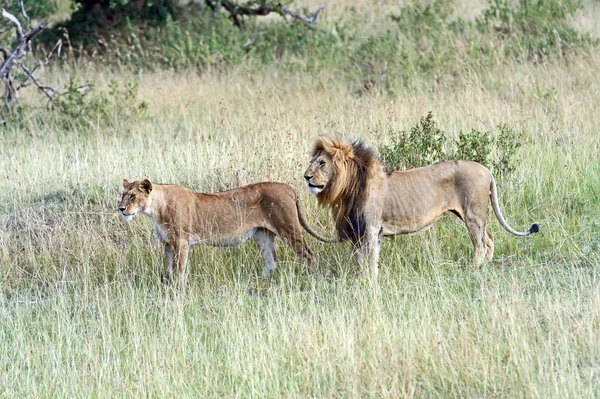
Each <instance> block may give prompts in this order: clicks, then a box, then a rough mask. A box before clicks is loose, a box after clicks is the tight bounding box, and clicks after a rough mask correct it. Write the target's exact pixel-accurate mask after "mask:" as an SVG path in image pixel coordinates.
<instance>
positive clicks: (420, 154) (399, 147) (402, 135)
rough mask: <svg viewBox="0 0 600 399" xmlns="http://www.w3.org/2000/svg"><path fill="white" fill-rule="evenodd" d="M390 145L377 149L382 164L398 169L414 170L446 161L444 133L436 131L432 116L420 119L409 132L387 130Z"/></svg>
mask: <svg viewBox="0 0 600 399" xmlns="http://www.w3.org/2000/svg"><path fill="white" fill-rule="evenodd" d="M389 134H390V136H392V142H391V144H390V145H387V146H386V145H384V146H382V147H380V148H379V153H380V154H381V158H382V159H383V161H384V162H386V163H388V164H389V165H390V166H393V167H395V168H398V169H409V168H416V167H419V166H424V165H429V164H432V163H434V162H438V161H441V160H443V159H446V154H445V152H444V149H443V146H444V144H445V142H446V141H447V137H446V133H445V132H443V131H442V130H440V129H438V127H437V125H436V122H435V120H434V118H433V114H432V113H431V112H429V113H428V114H427V116H424V117H422V118H421V120H420V121H419V123H417V124H416V125H415V126H413V127H412V128H410V130H394V129H393V128H391V127H390V128H389Z"/></svg>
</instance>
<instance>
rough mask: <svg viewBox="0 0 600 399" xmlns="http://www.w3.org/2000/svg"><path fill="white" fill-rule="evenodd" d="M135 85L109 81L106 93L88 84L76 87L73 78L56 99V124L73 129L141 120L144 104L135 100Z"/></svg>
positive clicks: (76, 83)
mask: <svg viewBox="0 0 600 399" xmlns="http://www.w3.org/2000/svg"><path fill="white" fill-rule="evenodd" d="M137 89H138V85H137V83H136V82H133V81H131V82H126V83H124V84H122V83H118V82H116V81H111V82H110V83H109V85H108V91H106V92H99V91H94V90H93V86H92V85H91V84H83V85H80V84H79V83H78V82H77V80H76V79H75V78H74V77H71V78H70V79H69V83H68V84H67V85H66V87H65V92H64V93H63V94H62V95H61V96H60V97H59V99H58V103H57V106H56V108H57V110H59V111H61V112H60V113H59V114H58V116H57V122H58V124H59V125H61V127H63V128H65V129H69V128H73V127H76V126H79V125H81V124H85V123H87V121H88V120H93V121H95V123H98V122H99V123H102V124H110V123H111V122H112V121H113V120H114V119H115V117H117V119H121V120H122V119H123V118H125V119H132V118H140V117H144V116H145V112H146V109H147V107H148V104H147V103H146V102H145V101H138V100H137Z"/></svg>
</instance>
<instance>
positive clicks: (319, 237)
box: [296, 195, 341, 243]
mask: <svg viewBox="0 0 600 399" xmlns="http://www.w3.org/2000/svg"><path fill="white" fill-rule="evenodd" d="M296 209H297V210H298V219H299V220H300V224H301V225H302V227H304V230H306V231H307V232H308V234H310V235H311V236H313V237H315V238H316V239H317V240H319V241H323V242H328V243H336V242H340V241H341V240H340V239H339V238H336V239H333V238H332V239H328V238H325V237H323V236H322V235H320V234H319V233H317V232H315V231H314V230H313V229H311V228H310V226H309V225H308V222H307V221H306V218H305V217H304V213H303V212H302V208H301V207H300V199H299V198H298V195H296Z"/></svg>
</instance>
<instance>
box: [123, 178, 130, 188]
mask: <svg viewBox="0 0 600 399" xmlns="http://www.w3.org/2000/svg"><path fill="white" fill-rule="evenodd" d="M130 184H131V182H130V181H129V180H127V179H123V187H127V186H129V185H130Z"/></svg>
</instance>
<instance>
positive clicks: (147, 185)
mask: <svg viewBox="0 0 600 399" xmlns="http://www.w3.org/2000/svg"><path fill="white" fill-rule="evenodd" d="M139 187H140V190H142V191H143V192H145V193H146V194H150V192H151V191H152V183H151V182H150V180H148V179H144V180H142V181H141V182H140V185H139Z"/></svg>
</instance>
